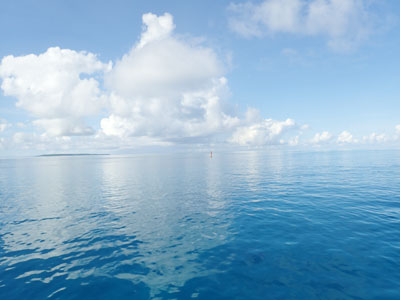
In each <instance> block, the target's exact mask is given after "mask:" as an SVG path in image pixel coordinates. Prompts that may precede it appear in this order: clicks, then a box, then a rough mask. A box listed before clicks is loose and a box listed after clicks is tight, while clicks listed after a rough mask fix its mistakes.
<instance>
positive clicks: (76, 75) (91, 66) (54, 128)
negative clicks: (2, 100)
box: [0, 47, 110, 135]
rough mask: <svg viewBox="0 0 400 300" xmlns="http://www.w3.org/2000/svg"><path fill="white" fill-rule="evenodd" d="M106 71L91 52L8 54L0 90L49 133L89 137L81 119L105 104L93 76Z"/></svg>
mask: <svg viewBox="0 0 400 300" xmlns="http://www.w3.org/2000/svg"><path fill="white" fill-rule="evenodd" d="M108 68H110V66H109V65H107V64H103V63H102V62H100V61H99V60H98V59H97V57H96V56H95V55H94V54H92V53H87V52H76V51H73V50H68V49H60V48H58V47H54V48H49V49H48V50H47V51H46V52H44V53H42V54H40V55H35V54H29V55H25V56H18V57H15V56H12V55H10V56H6V57H4V58H3V59H2V61H1V64H0V78H1V79H3V82H2V84H1V89H2V90H3V92H4V94H5V95H8V96H13V97H15V98H17V99H18V101H17V103H16V105H17V107H20V108H22V109H24V110H26V111H28V112H29V113H31V114H32V115H33V116H34V117H36V118H37V119H38V120H37V121H36V122H35V123H36V124H37V125H39V126H41V127H43V128H44V129H45V131H46V132H48V133H49V134H55V135H70V134H76V133H79V134H90V133H92V132H93V130H88V129H87V126H85V125H84V122H83V118H84V117H86V116H91V115H95V114H97V113H98V112H99V111H100V109H101V108H102V107H104V105H105V101H106V99H105V95H104V94H103V92H102V90H101V89H100V86H99V81H98V80H96V79H95V78H94V77H93V75H94V74H96V73H99V72H100V73H101V72H104V71H105V70H107V69H108ZM89 75H90V76H89ZM85 76H86V77H85Z"/></svg>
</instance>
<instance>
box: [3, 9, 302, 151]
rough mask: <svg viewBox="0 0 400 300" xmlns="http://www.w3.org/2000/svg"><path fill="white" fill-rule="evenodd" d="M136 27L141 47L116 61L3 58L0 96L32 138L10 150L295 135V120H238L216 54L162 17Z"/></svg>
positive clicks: (64, 52) (251, 140) (278, 140)
mask: <svg viewBox="0 0 400 300" xmlns="http://www.w3.org/2000/svg"><path fill="white" fill-rule="evenodd" d="M142 20H143V32H142V34H141V36H140V38H139V40H138V42H137V43H136V44H135V45H134V46H133V47H132V49H131V50H130V51H129V52H128V53H126V54H125V55H124V56H123V57H122V58H121V59H119V60H117V61H116V62H115V63H112V62H102V61H100V60H99V58H98V57H97V56H96V55H95V54H93V53H90V52H85V51H80V52H78V51H74V50H69V49H60V48H58V47H52V48H49V49H48V50H47V51H46V52H44V53H42V54H39V55H36V54H29V55H25V56H18V57H15V56H13V55H10V56H6V57H4V58H3V59H2V61H1V64H0V78H1V79H2V84H1V89H2V90H3V92H4V94H5V95H7V96H12V97H14V98H16V99H17V102H16V106H17V107H19V108H20V109H23V110H25V111H26V112H28V113H29V114H30V115H31V116H32V117H33V118H34V120H33V121H32V124H33V125H34V126H35V127H36V128H37V130H38V132H37V133H36V132H35V133H33V134H26V133H16V134H15V135H14V137H13V140H12V141H13V143H15V144H22V143H25V144H29V143H31V144H32V143H34V141H36V142H38V143H40V144H43V143H50V142H49V141H56V143H66V144H68V143H71V138H70V137H72V136H89V137H86V141H90V143H94V144H96V143H99V141H103V143H105V144H107V143H109V145H111V144H112V145H116V144H121V143H122V144H125V145H133V144H135V141H144V142H145V143H146V144H149V143H150V144H151V143H152V144H158V145H159V144H188V143H200V144H201V143H203V144H210V143H213V144H215V143H222V144H223V143H228V144H237V145H243V146H251V145H256V146H262V145H269V144H282V143H285V140H283V136H284V135H285V134H286V133H287V132H289V131H293V132H295V131H296V130H299V126H298V125H297V124H296V123H295V122H294V120H292V119H287V120H286V121H279V120H272V119H264V118H262V117H261V116H260V115H259V112H258V111H257V110H256V109H254V108H249V109H248V111H247V113H245V114H244V116H243V117H241V114H240V113H237V108H236V107H235V106H234V105H233V104H231V103H229V101H228V98H229V94H230V92H229V86H228V80H227V79H226V77H225V73H226V68H225V64H224V62H223V60H221V59H220V58H219V57H218V55H217V54H216V53H215V51H214V50H213V49H211V48H209V47H206V46H204V45H202V44H199V43H193V41H192V40H190V39H187V38H186V39H185V38H181V37H178V36H176V35H175V34H174V30H175V24H174V21H173V17H172V16H171V15H170V14H168V13H165V14H164V15H161V16H157V15H154V14H151V13H148V14H144V15H143V17H142ZM93 120H94V121H93ZM89 121H90V122H89ZM3 127H4V126H3ZM18 127H19V126H18ZM1 128H2V127H1ZM2 130H4V129H2ZM76 138H77V137H76ZM88 143H89V142H88Z"/></svg>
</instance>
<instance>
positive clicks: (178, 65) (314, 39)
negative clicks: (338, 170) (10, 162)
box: [0, 0, 400, 155]
mask: <svg viewBox="0 0 400 300" xmlns="http://www.w3.org/2000/svg"><path fill="white" fill-rule="evenodd" d="M148 13H151V15H148V16H149V17H148V22H147V23H146V22H144V21H143V20H142V17H143V15H145V14H148ZM165 13H167V15H164V14H165ZM399 17H400V3H399V2H398V1H394V0H391V1H389V0H386V1H373V0H369V1H362V0H280V1H277V0H265V1H236V2H235V1H204V0H203V1H118V0H117V1H112V2H111V1H75V0H69V1H57V0H52V1H49V0H48V1H43V0H35V1H33V0H31V1H7V0H5V1H2V3H1V6H0V35H1V37H2V42H1V43H0V59H1V58H3V60H2V63H1V65H0V82H2V86H1V87H2V88H1V90H0V130H1V132H0V153H2V154H5V155H12V154H16V153H42V152H66V151H67V152H76V151H78V152H79V151H81V150H90V151H94V150H99V149H100V150H101V151H107V152H113V151H116V152H118V151H122V150H123V149H137V148H140V147H148V146H151V147H171V146H179V145H189V146H190V147H198V146H199V145H202V146H205V147H208V145H212V146H213V147H218V145H220V146H221V147H222V146H223V147H239V148H240V147H244V148H252V147H256V148H268V147H275V146H280V147H302V148H312V149H324V148H329V149H330V148H341V147H342V148H343V147H344V148H345V147H350V148H352V147H356V148H360V147H362V148H370V147H380V148H393V147H398V145H399V144H400V141H399V135H400V127H397V129H396V126H398V125H399V124H400V117H399V112H400V101H399V97H400V88H399V87H400V84H399V79H400V71H399V70H400V60H399V57H398V56H399V53H400V28H399V26H400V23H399ZM146 36H147V37H146ZM52 47H53V48H52ZM54 47H57V48H54ZM49 48H50V49H58V50H54V51H53V52H52V53H53V54H50V52H49V50H48V49H49ZM64 50H69V51H70V52H68V51H64ZM82 51H84V52H82ZM46 53H47V54H46ZM32 54H33V56H28V55H32ZM41 54H42V56H43V57H42V58H39V57H40V55H41ZM92 54H93V57H91V56H90V55H92ZM10 56H11V58H10V59H8V61H7V62H5V59H4V58H5V57H10ZM123 57H124V58H123ZM70 61H71V63H70ZM82 64H85V67H82ZM65 70H69V71H65ZM74 72H75V73H74ZM163 72H164V73H163ZM68 74H69V75H71V76H67V75H68ZM141 74H145V75H143V76H142V75H141ZM146 74H147V75H146ZM146 76H147V77H146ZM67 77H68V78H67ZM66 78H67V79H66ZM57 80H58V81H57ZM69 80H70V81H69ZM5 82H11V83H12V84H11V85H7V84H5ZM75 88H76V92H73V93H72V92H69V90H68V89H71V90H74V89H75ZM46 89H47V90H46ZM150 91H151V92H150ZM57 97H58V98H57ZM322 136H323V138H321V137H322Z"/></svg>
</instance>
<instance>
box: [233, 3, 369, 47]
mask: <svg viewBox="0 0 400 300" xmlns="http://www.w3.org/2000/svg"><path fill="white" fill-rule="evenodd" d="M228 10H229V11H230V13H231V15H230V18H229V26H230V28H231V30H233V31H234V32H236V33H238V34H240V35H242V36H244V37H264V36H268V35H274V34H279V33H286V34H296V35H304V36H321V37H324V38H326V40H327V44H328V46H329V47H330V48H332V49H335V50H339V51H347V50H349V49H353V48H355V47H357V46H358V45H359V44H360V43H361V42H362V41H364V40H365V39H366V38H367V37H368V35H369V34H370V33H371V24H372V18H371V13H370V12H369V10H368V5H367V1H363V0H311V1H306V0H264V1H262V2H261V3H253V2H245V3H231V4H230V5H229V7H228Z"/></svg>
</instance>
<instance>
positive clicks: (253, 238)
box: [0, 151, 400, 299]
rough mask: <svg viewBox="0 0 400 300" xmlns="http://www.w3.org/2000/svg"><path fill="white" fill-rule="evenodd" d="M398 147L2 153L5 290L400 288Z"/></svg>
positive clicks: (230, 294) (178, 295)
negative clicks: (303, 150) (126, 153)
mask: <svg viewBox="0 0 400 300" xmlns="http://www.w3.org/2000/svg"><path fill="white" fill-rule="evenodd" d="M399 283H400V151H398V152H396V151H364V152H362V151H358V152H356V151H354V152H327V153H285V152H269V153H260V152H243V153H214V157H213V158H212V159H210V158H209V156H208V154H207V153H206V154H201V153H196V154H180V155H170V154H168V155H147V156H145V155H143V156H131V157H118V156H93V157H91V156H87V157H36V158H24V159H7V160H6V159H3V160H0V299H400V284H399Z"/></svg>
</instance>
